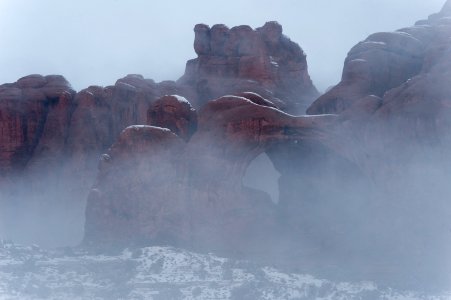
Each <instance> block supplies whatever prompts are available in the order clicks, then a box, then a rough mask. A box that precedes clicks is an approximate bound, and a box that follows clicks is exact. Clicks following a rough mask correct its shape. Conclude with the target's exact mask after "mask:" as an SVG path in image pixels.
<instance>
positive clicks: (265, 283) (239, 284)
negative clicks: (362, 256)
mask: <svg viewBox="0 0 451 300" xmlns="http://www.w3.org/2000/svg"><path fill="white" fill-rule="evenodd" d="M6 299H20V300H26V299H58V300H60V299H284V300H286V299H334V300H335V299H396V300H401V299H406V300H407V299H409V300H410V299H451V293H450V294H444V295H435V296H431V295H420V294H416V293H414V292H398V291H394V290H391V289H379V288H378V287H377V286H376V285H375V284H373V283H371V282H355V283H348V282H340V283H337V282H331V281H328V280H324V279H317V278H314V277H313V276H310V275H304V274H288V273H283V272H281V271H279V270H277V269H274V268H270V267H261V266H257V265H255V264H253V263H250V262H246V261H238V260H230V259H225V258H220V257H217V256H214V255H210V254H208V255H206V254H196V253H192V252H188V251H184V250H181V249H176V248H169V247H147V248H142V249H136V250H125V251H123V252H122V253H120V254H117V255H100V254H99V255H94V254H88V253H86V252H83V251H81V250H73V249H63V250H52V251H44V250H42V249H40V248H38V247H36V246H31V247H23V246H19V245H15V244H12V243H7V242H2V241H0V300H6Z"/></svg>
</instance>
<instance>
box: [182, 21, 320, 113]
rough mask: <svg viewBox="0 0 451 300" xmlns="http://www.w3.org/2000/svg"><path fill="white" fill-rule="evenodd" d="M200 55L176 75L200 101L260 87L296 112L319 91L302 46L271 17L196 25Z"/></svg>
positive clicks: (198, 103) (196, 46)
mask: <svg viewBox="0 0 451 300" xmlns="http://www.w3.org/2000/svg"><path fill="white" fill-rule="evenodd" d="M194 32H195V41H194V49H195V51H196V53H197V55H198V57H197V58H196V59H192V60H190V61H188V62H187V65H186V71H185V74H184V75H183V76H182V77H181V78H180V79H179V80H178V81H177V83H178V84H180V85H182V86H189V87H191V88H192V89H193V90H194V93H195V97H194V98H190V99H192V101H193V105H194V106H195V107H200V106H202V105H204V104H205V103H206V102H207V101H208V100H211V99H215V98H218V97H220V96H223V95H226V94H234V93H239V92H256V93H258V94H260V95H262V96H264V97H265V98H266V99H269V100H270V101H272V102H273V103H275V104H276V105H277V106H278V107H279V108H280V109H282V110H283V111H285V112H288V113H291V114H303V113H304V112H305V109H306V108H307V107H308V105H309V104H310V103H311V102H312V101H313V100H314V98H315V97H316V96H317V95H318V92H317V90H316V89H315V87H314V86H313V84H312V81H311V80H310V76H309V74H308V70H307V60H306V55H305V54H304V52H303V51H302V49H301V48H300V47H299V46H298V45H297V44H296V43H294V42H292V41H291V40H290V39H289V38H287V37H286V36H285V35H283V34H282V26H281V25H280V24H278V23H277V22H268V23H266V24H265V25H264V26H263V27H260V28H257V29H255V30H254V29H252V28H251V27H249V26H244V25H243V26H237V27H233V28H231V29H229V28H228V27H227V26H225V25H222V24H217V25H214V26H212V27H211V28H210V27H209V26H207V25H204V24H198V25H196V27H195V28H194Z"/></svg>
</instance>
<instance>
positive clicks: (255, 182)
mask: <svg viewBox="0 0 451 300" xmlns="http://www.w3.org/2000/svg"><path fill="white" fill-rule="evenodd" d="M280 176H281V174H280V173H279V172H278V171H277V170H276V168H275V167H274V164H273V163H272V161H271V159H270V158H269V157H268V155H267V154H266V153H265V152H263V153H261V154H260V155H258V156H257V157H256V158H254V159H253V160H252V161H251V163H250V164H249V166H248V167H247V169H246V171H245V173H244V176H243V179H242V183H243V186H245V187H248V188H252V189H256V190H259V191H263V192H265V193H267V194H268V195H269V196H270V198H271V201H272V202H273V203H274V204H277V203H279V178H280Z"/></svg>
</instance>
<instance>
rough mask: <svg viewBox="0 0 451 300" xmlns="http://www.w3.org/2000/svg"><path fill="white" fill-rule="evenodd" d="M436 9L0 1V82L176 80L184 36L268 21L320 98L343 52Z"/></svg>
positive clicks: (255, 2) (362, 0)
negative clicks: (198, 28) (303, 57)
mask: <svg viewBox="0 0 451 300" xmlns="http://www.w3.org/2000/svg"><path fill="white" fill-rule="evenodd" d="M443 2H444V1H443V0H428V1H424V0H396V1H393V0H342V1H330V0H314V1H313V0H309V1H307V0H301V1H298V0H282V1H271V0H247V1H238V0H231V1H210V2H207V1H203V0H195V1H182V0H178V1H158V2H156V1H146V0H127V1H126V0H93V1H88V0H82V1H77V2H68V1H58V0H0V42H1V45H2V46H1V51H0V70H1V72H0V82H1V83H4V82H14V81H16V80H17V79H18V78H20V77H22V76H25V75H28V74H34V73H38V74H44V75H47V74H62V75H64V76H65V77H66V78H67V79H68V80H69V82H71V83H72V85H73V87H74V88H75V89H76V90H80V89H82V88H86V87H88V86H89V85H102V86H105V85H110V84H114V82H115V81H116V80H117V79H118V78H121V77H123V76H125V75H127V74H142V75H144V77H146V78H152V79H155V80H157V81H161V80H167V79H171V80H175V79H177V78H178V77H180V76H181V75H182V74H183V71H184V67H185V62H186V61H187V60H188V59H190V58H193V57H195V53H194V51H193V47H192V44H193V39H194V33H193V31H192V30H193V27H194V25H195V24H197V23H206V24H209V25H213V24H218V23H224V24H226V25H228V26H229V27H232V26H236V25H242V24H248V25H250V26H252V27H259V26H262V25H263V24H264V23H265V22H266V21H269V20H276V21H278V22H279V23H280V24H282V25H283V27H284V33H285V34H286V35H287V36H288V37H290V38H291V39H292V40H293V41H295V42H297V43H299V44H300V46H301V47H302V48H303V49H304V51H305V52H306V53H307V55H308V57H307V59H308V63H309V68H310V74H311V77H312V79H313V82H314V83H315V85H316V86H317V87H318V89H319V90H325V89H327V88H328V87H329V86H331V85H334V84H336V83H337V82H338V81H339V79H340V76H341V70H342V66H343V61H344V58H345V57H346V53H347V51H349V49H350V48H351V47H352V46H353V45H355V44H356V43H357V42H359V41H361V40H363V39H365V38H366V36H368V35H369V34H371V33H374V32H379V31H393V30H396V29H399V28H402V27H406V26H410V25H412V24H413V23H414V22H415V21H417V20H420V19H424V18H426V17H427V16H428V15H429V14H432V13H434V12H437V11H439V10H440V8H441V6H442V5H443Z"/></svg>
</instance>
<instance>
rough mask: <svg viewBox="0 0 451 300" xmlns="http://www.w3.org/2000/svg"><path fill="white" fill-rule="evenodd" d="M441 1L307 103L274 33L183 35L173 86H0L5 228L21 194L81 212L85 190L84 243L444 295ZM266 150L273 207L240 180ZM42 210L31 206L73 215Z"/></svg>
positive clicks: (450, 114) (450, 164)
mask: <svg viewBox="0 0 451 300" xmlns="http://www.w3.org/2000/svg"><path fill="white" fill-rule="evenodd" d="M448 7H449V1H448V2H447V4H445V7H444V8H443V10H442V11H441V12H440V13H439V14H436V15H433V16H431V17H430V18H429V19H428V20H423V21H420V22H419V23H417V24H416V25H415V26H412V27H408V28H404V29H400V30H398V31H396V32H391V33H375V34H372V35H370V36H369V37H368V38H367V39H366V40H365V41H363V42H361V43H359V44H357V45H356V46H355V47H353V48H352V49H351V50H350V52H349V54H348V57H347V58H346V60H345V64H344V69H343V77H342V81H341V82H340V83H339V84H338V85H336V86H335V87H333V88H332V89H330V90H329V91H328V92H326V93H325V94H324V95H322V96H320V97H319V98H317V99H316V100H315V101H313V100H314V98H316V97H317V96H319V95H318V92H317V91H316V89H315V87H314V86H313V84H312V82H311V80H310V77H309V75H308V71H307V61H306V55H305V54H304V53H303V51H302V49H301V48H300V47H299V46H298V45H297V44H296V43H294V42H292V41H291V40H289V38H287V37H286V36H284V35H283V30H282V26H281V25H280V24H278V23H277V22H268V23H266V24H265V25H264V26H262V27H260V28H257V29H252V28H251V27H249V26H246V25H243V26H237V27H233V28H230V29H229V28H228V27H226V26H225V25H221V24H217V25H214V26H212V27H209V26H207V25H204V24H198V25H196V26H195V28H194V31H195V40H194V49H195V51H196V54H197V55H198V57H197V58H195V59H193V60H190V61H188V62H187V65H186V71H185V74H184V75H183V76H182V77H181V78H180V79H178V80H177V81H165V82H161V83H155V82H154V81H153V80H149V79H144V78H143V77H142V76H141V75H128V76H126V77H124V78H122V79H119V80H118V81H117V82H116V83H115V85H113V86H108V87H98V86H91V87H88V88H87V89H84V90H82V91H80V92H78V93H75V91H73V90H72V89H71V88H70V85H69V84H68V83H67V81H65V79H64V78H63V77H61V76H46V77H43V76H40V75H31V76H27V77H25V78H22V79H19V80H18V81H17V82H16V83H13V84H4V85H2V86H0V126H1V127H0V128H1V130H0V132H1V136H0V141H1V144H0V171H1V173H0V180H1V181H0V187H1V188H2V190H1V192H2V197H3V195H7V197H9V199H12V200H11V201H10V202H13V203H14V204H15V203H17V202H19V203H22V204H23V207H19V208H18V209H16V210H13V209H12V210H9V209H8V205H7V204H8V203H7V201H5V202H4V203H2V205H4V206H5V208H6V209H2V214H3V215H5V216H7V215H10V217H9V219H8V218H6V220H7V226H10V224H15V222H17V221H16V220H11V219H12V218H14V216H16V213H17V214H21V213H23V211H24V210H27V209H29V208H30V207H27V203H29V202H30V199H32V201H31V202H33V203H36V207H37V206H42V203H45V202H46V201H50V202H52V203H55V202H61V203H72V204H74V203H75V205H79V208H80V207H82V209H84V206H83V205H84V202H83V201H84V199H86V196H87V195H88V193H89V196H87V199H88V200H87V205H86V210H85V212H86V214H85V216H86V221H85V220H84V219H83V218H81V217H80V218H79V219H78V221H74V223H71V225H70V226H71V228H72V230H78V233H77V234H78V235H76V236H77V238H79V239H78V240H77V241H76V242H79V240H81V239H82V238H83V245H84V246H89V247H92V248H96V247H99V248H102V247H109V246H111V245H119V246H122V247H126V246H129V245H149V244H151V245H173V246H183V247H187V248H191V249H196V250H203V251H219V252H222V253H226V254H227V255H230V256H234V255H237V256H239V255H242V256H244V257H247V258H257V257H259V258H263V259H265V260H269V261H271V263H273V262H277V263H280V264H281V265H283V266H285V267H288V268H293V267H294V268H298V267H302V268H305V269H307V270H309V272H310V271H311V272H316V273H317V274H321V275H322V276H337V277H346V276H350V277H353V276H354V277H356V278H360V279H362V278H364V279H374V280H380V281H382V282H385V283H396V284H401V285H402V284H407V285H410V286H426V285H427V286H445V285H446V284H448V283H449V278H448V275H447V274H449V273H450V272H449V270H450V268H451V266H450V265H449V264H448V263H447V262H444V260H446V259H447V258H448V257H449V253H451V252H450V251H451V246H450V245H451V235H450V234H449V229H450V228H451V224H450V221H449V220H450V218H449V217H450V216H451V206H450V203H449V195H450V194H451V191H450V189H449V183H448V182H447V181H448V180H449V175H450V172H451V160H450V158H449V153H450V149H451V135H450V134H449V133H450V132H451V131H450V129H451V122H450V120H451V111H450V107H451V104H450V103H451V102H450V101H451V98H450V95H451V90H450V85H449V84H448V83H449V82H450V74H451V73H450V70H451V64H450V62H451V56H450V53H451V52H450V51H451V50H450V49H451V44H450V42H449V41H450V37H451V23H450V22H449V17H450V15H449V9H448ZM312 102H313V103H312ZM309 105H310V106H309ZM307 107H309V108H308V109H307V113H308V115H303V113H304V112H305V111H306V108H307ZM262 154H264V155H267V156H268V157H269V160H270V162H271V163H272V165H273V167H274V169H275V170H277V172H279V173H280V178H279V179H278V182H277V183H278V187H279V188H278V191H279V199H278V201H277V203H274V202H272V201H271V199H270V197H269V195H268V194H267V193H265V192H264V191H262V190H258V189H255V188H252V187H249V186H245V185H244V184H243V181H244V180H243V177H244V176H245V174H246V170H247V169H248V168H249V166H250V165H251V164H252V163H253V162H254V161H255V160H256V158H257V157H258V156H259V155H262ZM99 158H100V162H99ZM13 175H14V176H13ZM254 176H258V175H254ZM25 183H26V185H25ZM30 183H31V184H30ZM93 183H94V185H93ZM25 186H26V187H25ZM49 199H51V200H49ZM2 201H3V199H2ZM33 208H34V206H33ZM50 208H51V205H48V206H43V209H41V210H40V211H39V212H40V213H42V216H45V215H46V214H49V212H52V214H54V215H60V216H63V217H62V219H63V218H64V216H66V215H70V214H71V213H70V212H69V213H68V212H67V211H68V210H67V206H65V204H63V205H61V209H60V210H59V211H56V212H55V211H52V210H50ZM47 209H48V210H47ZM31 211H33V210H31ZM79 211H80V209H79ZM11 216H12V217H11ZM42 216H41V217H42ZM58 221H61V220H58ZM62 221H64V220H62ZM84 221H85V222H84ZM83 222H84V224H85V231H84V233H83V232H82V230H81V227H82V226H80V225H81V223H83ZM66 225H67V224H66ZM7 226H5V228H6V227H7ZM61 227H62V228H63V227H64V226H61ZM43 228H44V227H43ZM59 233H60V234H62V235H64V234H65V231H64V230H62V231H61V232H59ZM82 236H83V237H82ZM64 242H65V243H66V242H67V241H64Z"/></svg>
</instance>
